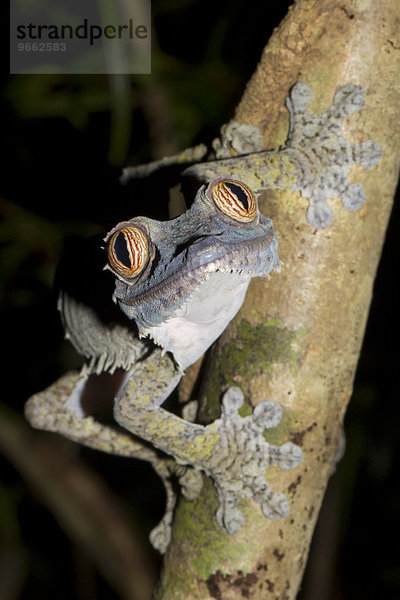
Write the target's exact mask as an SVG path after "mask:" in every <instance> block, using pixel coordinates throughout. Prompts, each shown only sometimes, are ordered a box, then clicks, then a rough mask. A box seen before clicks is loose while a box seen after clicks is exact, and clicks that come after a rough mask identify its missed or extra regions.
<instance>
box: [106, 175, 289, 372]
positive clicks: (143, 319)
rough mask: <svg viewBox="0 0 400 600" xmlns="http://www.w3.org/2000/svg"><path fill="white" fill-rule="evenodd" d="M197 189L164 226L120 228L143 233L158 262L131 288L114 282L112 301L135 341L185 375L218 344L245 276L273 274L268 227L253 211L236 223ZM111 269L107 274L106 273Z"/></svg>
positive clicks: (140, 222)
mask: <svg viewBox="0 0 400 600" xmlns="http://www.w3.org/2000/svg"><path fill="white" fill-rule="evenodd" d="M219 180H220V178H215V179H213V180H212V181H211V183H210V184H209V186H202V187H201V188H200V190H199V191H198V193H197V195H196V198H195V200H194V202H193V204H192V207H191V208H190V209H189V210H187V211H186V212H185V213H184V214H183V215H181V216H180V217H177V218H176V219H173V220H171V221H165V222H160V221H155V220H152V219H147V218H145V217H137V218H135V219H131V220H130V221H126V222H124V223H120V224H119V225H117V226H116V227H115V228H114V229H112V230H111V231H110V233H109V234H108V235H107V237H106V239H105V241H106V242H107V241H108V240H109V238H110V236H112V235H113V234H114V233H115V232H117V231H118V230H119V229H120V228H121V227H125V226H127V225H133V226H137V227H140V228H141V230H142V231H146V232H147V234H148V236H149V237H150V239H151V241H152V244H153V249H152V251H153V253H154V254H156V256H157V260H155V261H154V263H150V264H149V266H148V268H147V270H146V271H145V273H144V276H142V275H140V276H139V277H138V278H137V279H135V280H134V281H133V282H132V281H131V280H129V279H128V278H124V277H121V276H118V275H117V280H116V286H115V292H114V301H116V302H117V303H118V305H119V307H120V308H121V310H122V311H123V312H124V313H125V314H126V315H127V316H128V317H129V318H130V319H133V320H134V321H135V323H136V325H137V327H138V330H139V334H140V335H141V336H150V337H151V338H152V339H153V340H154V341H155V342H157V343H158V344H159V345H160V346H162V347H163V348H164V349H165V350H168V351H170V352H171V353H172V354H173V356H174V359H175V361H176V362H177V364H178V365H179V367H180V368H181V369H182V370H184V369H186V367H188V366H189V365H190V364H192V363H194V362H195V361H196V360H197V359H198V358H199V357H200V356H201V355H202V354H203V353H204V352H205V351H206V350H207V348H208V347H209V346H210V345H211V344H212V342H213V341H214V340H215V339H216V338H217V337H219V335H220V334H221V333H222V331H223V330H224V329H225V327H226V325H227V324H228V322H229V321H230V320H231V319H232V318H233V317H234V315H235V314H236V313H237V311H238V310H239V308H240V306H241V304H242V302H243V298H244V295H245V293H246V290H247V286H248V284H249V282H250V279H251V278H252V277H266V276H268V275H269V273H270V272H271V271H273V270H279V269H280V261H279V258H278V253H277V249H278V239H277V237H276V234H275V232H274V230H273V226H272V222H271V220H270V219H267V218H266V217H264V215H262V214H261V213H260V212H258V214H257V217H256V219H254V221H251V222H249V223H239V222H235V221H234V220H233V219H230V218H229V217H228V216H226V215H224V214H223V213H222V212H221V211H220V210H218V208H217V207H216V206H215V204H214V202H213V201H212V198H211V196H210V191H209V190H210V189H211V188H212V186H213V185H214V183H215V182H217V181H219ZM109 268H110V267H109Z"/></svg>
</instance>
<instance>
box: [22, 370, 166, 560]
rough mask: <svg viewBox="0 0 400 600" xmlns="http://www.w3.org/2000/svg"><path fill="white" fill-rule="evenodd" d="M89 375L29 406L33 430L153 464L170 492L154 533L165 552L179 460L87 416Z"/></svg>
mask: <svg viewBox="0 0 400 600" xmlns="http://www.w3.org/2000/svg"><path fill="white" fill-rule="evenodd" d="M86 382H87V376H83V375H82V374H81V373H79V372H69V373H66V374H65V375H64V376H63V377H61V378H60V379H58V380H57V381H56V382H55V383H53V384H52V385H51V386H49V387H48V388H47V389H45V390H43V391H42V392H40V393H38V394H34V395H33V396H31V398H29V400H28V401H27V402H26V404H25V416H26V418H27V420H28V421H29V423H30V424H31V425H32V427H35V428H36V429H42V430H46V431H52V432H57V433H61V434H62V435H63V436H65V437H67V438H69V439H70V440H72V441H74V442H77V443H80V444H83V445H85V446H88V447H90V448H94V449H96V450H101V451H103V452H107V453H108V454H114V455H118V456H125V457H131V458H138V459H141V460H145V461H147V462H150V463H151V465H152V467H153V469H154V470H155V472H156V473H157V474H158V476H159V477H160V478H161V481H162V483H163V485H164V488H165V493H166V507H165V514H164V516H163V518H162V519H161V521H160V523H159V524H158V525H157V526H156V527H155V528H154V529H153V531H152V532H151V533H150V541H151V543H152V545H153V546H154V547H155V548H156V549H157V550H159V552H161V553H164V552H165V550H166V548H167V547H168V544H169V542H170V538H171V521H172V515H173V511H174V508H175V504H176V492H175V489H174V486H173V483H172V478H173V477H175V476H176V475H175V471H176V465H175V461H174V460H173V459H171V458H169V457H163V456H161V454H160V453H159V452H158V451H157V450H155V449H153V448H151V447H150V446H148V445H147V444H145V443H143V442H142V441H141V440H139V439H135V438H134V437H132V435H130V434H128V433H125V432H124V431H120V430H119V429H118V428H117V427H112V426H109V425H104V424H102V423H100V422H99V421H97V420H96V419H95V418H93V417H92V416H84V414H83V411H82V409H81V408H79V397H80V395H81V394H82V392H83V388H84V386H85V383H86Z"/></svg>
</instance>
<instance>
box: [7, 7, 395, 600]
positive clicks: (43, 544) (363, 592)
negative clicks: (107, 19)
mask: <svg viewBox="0 0 400 600" xmlns="http://www.w3.org/2000/svg"><path fill="white" fill-rule="evenodd" d="M289 4H290V3H289V2H286V0H285V1H283V2H270V3H262V4H261V3H260V4H259V3H256V2H254V3H250V4H249V2H245V1H244V0H236V1H235V2H232V1H228V0H220V2H218V3H216V2H211V1H210V0H175V1H173V2H167V1H166V0H156V1H154V2H152V13H153V27H154V29H153V33H152V36H153V54H152V75H151V76H149V75H132V76H129V77H127V78H126V79H125V84H124V85H125V88H123V89H122V92H121V91H119V90H118V89H117V88H116V87H115V86H113V84H112V83H111V82H110V80H109V78H107V77H106V76H101V75H98V76H96V75H91V76H72V75H69V76H63V75H24V76H22V75H19V76H9V75H7V74H4V75H3V76H2V80H1V98H0V102H1V112H0V114H1V118H2V124H1V132H2V135H1V144H2V149H3V152H2V163H1V164H2V169H1V176H0V215H1V217H2V221H1V223H0V244H1V253H0V268H1V281H0V285H1V287H0V307H1V317H0V318H1V339H2V341H3V356H2V382H3V394H2V401H1V403H2V405H4V406H5V407H7V408H8V409H11V410H12V411H13V412H11V413H8V412H7V415H9V416H10V418H12V419H15V420H16V421H18V420H21V421H23V406H24V402H25V400H26V399H27V397H29V396H30V395H31V394H32V393H34V392H36V391H39V390H41V389H43V388H44V387H46V385H48V384H50V383H51V382H53V381H54V380H55V379H56V378H57V377H58V376H60V375H61V374H62V373H63V372H65V371H66V370H67V369H69V368H72V367H74V366H75V365H78V364H80V361H79V358H78V357H77V356H76V355H75V354H74V352H73V350H72V349H71V348H70V347H69V346H68V344H67V343H66V342H65V341H64V340H63V332H62V328H61V325H60V323H59V318H58V313H57V310H56V300H55V294H54V290H53V280H54V274H55V269H56V265H57V263H58V260H59V257H60V255H61V254H62V252H63V251H64V250H65V249H66V248H67V249H68V248H70V247H71V246H73V245H74V244H76V243H79V242H78V240H79V239H81V238H86V237H87V236H92V235H96V234H101V232H104V231H105V230H107V228H109V227H110V226H111V225H112V224H114V223H116V222H118V221H119V220H121V219H122V218H127V217H130V216H134V215H136V214H147V215H148V216H152V217H154V216H156V217H165V216H166V200H167V198H166V197H165V196H163V195H162V194H158V193H157V194H156V193H152V194H151V195H150V194H149V193H148V189H147V188H145V187H144V186H142V187H140V184H138V185H139V187H138V189H135V194H134V195H133V191H132V190H133V188H132V187H131V186H129V185H128V186H125V187H124V186H121V185H120V183H119V175H120V173H121V168H122V167H123V166H125V165H127V164H139V163H141V162H145V161H148V160H151V159H154V158H159V157H161V156H163V155H165V154H170V153H173V152H176V151H178V150H180V149H183V148H185V147H187V146H190V145H194V144H195V143H199V142H202V141H209V140H211V139H212V138H213V137H214V136H215V135H216V134H217V132H218V129H219V127H220V125H221V124H222V123H224V122H226V121H227V120H229V118H230V117H231V116H232V112H233V110H234V107H235V105H236V104H237V102H238V100H239V99H240V97H241V95H242V92H243V89H244V86H245V84H246V82H247V81H248V79H249V78H250V76H251V75H252V73H253V71H254V69H255V67H256V64H257V62H258V59H259V57H260V54H261V51H262V49H263V47H264V46H265V44H266V43H267V41H268V38H269V36H270V34H271V32H272V29H273V28H274V27H275V26H276V25H277V24H278V23H279V21H280V20H281V18H282V17H283V16H284V15H285V14H286V11H287V6H288V5H289ZM5 18H7V17H5ZM133 197H134V200H132V198H133ZM368 201H373V199H368ZM132 205H133V206H132ZM398 218H399V217H398V207H397V208H395V210H394V212H393V214H392V218H391V221H390V224H389V229H388V235H387V240H386V244H385V247H384V250H383V256H382V261H381V264H380V267H379V270H378V275H377V279H376V284H375V290H374V297H373V302H372V306H371V313H370V317H369V322H368V327H367V332H366V337H365V342H364V347H363V352H362V355H361V358H360V363H359V367H358V372H357V377H356V381H355V389H354V394H353V398H352V401H351V403H350V407H349V410H348V413H347V416H346V422H345V426H346V438H347V451H346V455H345V457H344V459H343V460H342V462H341V463H340V464H339V466H338V468H337V471H336V473H335V475H334V476H333V477H332V479H331V482H330V485H329V490H328V494H327V496H326V501H325V503H324V506H323V509H322V512H321V516H320V521H319V526H318V528H317V531H316V534H315V536H314V543H313V548H312V551H311V557H310V563H309V566H308V569H307V572H306V575H305V579H304V584H303V591H302V592H301V593H300V595H299V598H300V600H305V599H307V600H353V599H354V598H364V600H366V599H372V598H374V599H376V598H382V599H385V600H395V599H397V600H400V544H399V527H400V518H399V513H400V484H399V481H400V478H399V452H398V445H399V443H400V439H399V423H400V402H399V393H398V386H397V385H396V386H395V382H396V384H397V379H398V377H397V375H396V373H397V369H398V355H399V352H398V341H397V335H396V334H395V331H394V325H395V323H396V322H397V321H398V319H397V315H398V306H399V301H398V300H399V298H398V295H399V292H398V287H397V286H396V279H397V273H398V266H397V260H396V261H395V259H394V257H395V256H396V255H397V256H398V250H397V251H396V247H398V243H397V240H398V237H397V236H398V230H399V224H398ZM38 435H42V436H44V437H45V438H46V440H47V441H48V442H49V443H51V444H53V445H55V446H56V447H57V449H58V451H60V452H61V453H63V454H64V455H65V456H68V457H69V458H71V456H72V457H73V458H74V460H76V461H78V462H80V461H81V462H82V463H84V464H85V465H86V466H87V467H88V468H89V469H91V470H93V471H94V472H95V473H97V474H98V475H99V476H101V477H102V478H103V479H104V481H105V482H106V484H107V486H109V487H110V488H111V489H112V490H113V491H114V493H115V494H116V495H117V496H118V497H119V498H120V499H121V500H122V502H123V504H124V506H125V509H126V512H127V514H128V515H129V519H131V520H132V522H133V523H135V527H136V529H137V532H138V536H139V539H140V541H141V544H142V545H143V552H145V553H146V555H147V557H148V560H149V561H150V563H151V564H152V565H153V566H154V567H158V565H159V558H158V555H157V554H156V553H155V552H153V551H152V550H151V548H150V547H149V544H148V541H147V536H148V533H149V531H150V530H151V528H152V527H154V526H155V524H156V523H157V520H158V519H159V517H160V516H161V514H162V509H163V496H162V488H161V486H160V484H159V482H158V481H157V479H156V477H155V476H154V475H153V473H152V471H151V469H150V468H148V467H147V466H146V465H143V464H141V463H139V462H138V461H129V460H126V459H120V458H114V457H110V456H107V455H103V454H101V453H97V452H94V451H91V450H89V449H85V448H80V447H78V446H75V445H74V444H72V443H70V442H68V441H64V440H61V439H60V438H59V437H58V436H53V435H52V434H45V433H43V434H38ZM2 448H4V446H3V444H2V442H1V440H0V473H1V476H0V597H1V598H2V600H14V599H21V600H27V599H32V598H39V597H40V598H41V600H45V599H47V598H49V599H50V598H55V597H57V598H58V600H64V599H67V598H79V599H86V598H88V599H89V598H90V599H94V600H97V599H99V600H111V599H116V598H120V597H121V596H120V595H119V593H118V592H116V591H115V590H114V589H112V587H111V586H110V585H109V584H108V583H107V582H106V581H105V579H104V577H103V575H102V573H100V572H99V571H98V570H97V569H96V568H95V567H94V566H93V564H92V561H91V559H90V557H88V556H86V555H85V553H84V551H83V550H82V548H80V547H79V544H76V542H75V541H73V540H72V539H71V537H70V536H69V534H68V532H67V531H64V529H63V528H62V527H61V526H60V524H59V523H58V521H57V520H56V519H55V517H54V516H53V515H52V514H51V512H49V510H48V509H47V508H46V507H45V506H44V505H43V503H42V502H41V500H40V495H39V494H38V493H37V491H36V490H35V489H34V488H33V487H32V486H31V485H30V484H29V483H28V482H27V481H26V479H25V478H24V476H23V474H22V473H21V472H20V468H19V467H18V465H16V463H15V462H14V461H13V460H12V459H11V460H10V456H9V454H8V452H7V450H4V454H2V453H1V450H2ZM138 489H139V490H140V493H138V492H137V490H138ZM2 573H3V574H7V578H6V579H7V581H8V582H9V586H10V587H9V591H4V590H3V588H2V584H1V578H2V576H1V574H2ZM13 584H14V585H13ZM3 591H4V594H3V595H2V592H3Z"/></svg>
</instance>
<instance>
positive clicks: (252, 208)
mask: <svg viewBox="0 0 400 600" xmlns="http://www.w3.org/2000/svg"><path fill="white" fill-rule="evenodd" d="M211 195H212V198H213V200H214V202H215V204H216V205H217V206H218V208H219V209H220V210H221V211H222V212H223V213H224V214H225V215H228V217H231V218H232V219H234V220H235V221H239V222H241V223H249V222H250V221H253V220H254V218H255V216H256V214H257V202H256V197H255V195H254V193H253V192H252V191H251V189H250V188H249V187H248V186H247V185H246V184H244V183H242V182H241V181H235V180H233V179H223V180H222V181H218V183H216V184H215V185H214V186H213V188H212V189H211Z"/></svg>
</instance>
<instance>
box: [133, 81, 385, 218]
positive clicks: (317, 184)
mask: <svg viewBox="0 0 400 600" xmlns="http://www.w3.org/2000/svg"><path fill="white" fill-rule="evenodd" d="M311 100H312V93H311V90H310V88H309V87H308V85H307V84H305V83H297V84H296V85H295V86H293V88H292V89H291V91H290V93H289V95H288V97H287V99H286V106H287V109H288V111H289V116H290V126H289V133H288V138H287V140H286V143H285V144H284V145H283V147H282V148H280V149H279V150H276V151H261V140H262V136H261V134H260V132H259V131H258V130H257V128H256V129H255V128H254V125H249V124H246V123H241V124H239V123H236V122H235V121H231V122H230V123H228V124H227V125H224V126H223V128H222V129H221V138H220V139H217V140H214V142H213V152H211V153H210V154H209V155H207V152H206V149H205V148H204V146H196V148H194V149H193V150H192V155H193V157H195V159H194V158H192V156H191V154H190V153H189V152H188V151H186V152H185V154H183V155H178V156H176V157H175V163H177V164H182V165H183V164H185V162H186V164H189V163H190V162H191V161H192V160H193V162H195V163H196V164H194V165H192V166H189V167H188V168H187V169H186V170H185V171H184V172H183V173H182V176H183V177H184V178H185V177H186V178H190V179H195V180H196V181H198V182H199V183H204V182H206V181H210V179H212V178H213V177H215V176H217V175H222V174H223V175H224V176H225V177H233V178H235V179H240V180H241V181H244V182H245V183H247V185H249V186H250V187H251V189H252V190H254V191H260V190H265V189H271V188H273V189H280V190H298V191H299V192H300V193H301V194H302V196H304V197H305V198H307V200H308V201H309V208H308V211H307V221H308V222H309V223H310V225H312V226H313V227H315V228H317V229H322V228H324V227H329V225H330V224H331V223H332V219H333V214H332V210H331V208H330V206H329V205H328V202H327V200H328V198H330V197H333V196H335V197H340V198H341V199H342V202H343V206H344V208H346V209H347V210H350V211H353V210H356V209H357V208H359V207H360V206H362V205H363V204H364V203H365V194H364V190H363V188H362V186H361V185H360V184H358V183H350V181H349V180H348V174H349V172H350V169H351V167H352V166H353V165H355V164H361V165H362V166H363V167H365V168H371V167H373V166H374V165H376V164H377V163H378V162H379V160H380V159H381V158H382V156H383V152H382V150H381V148H380V147H379V145H378V144H377V143H376V142H374V141H372V140H367V141H365V142H362V143H361V144H354V143H352V142H350V141H348V140H347V139H346V138H345V137H344V136H343V134H342V131H341V130H342V126H343V121H344V119H345V118H346V117H347V116H348V115H350V114H352V113H355V112H357V111H359V110H360V109H361V107H362V106H363V103H364V94H363V92H362V90H361V89H360V87H359V86H357V85H354V84H351V83H349V84H347V85H344V86H342V87H341V88H339V89H338V90H337V92H336V93H335V96H334V99H333V102H332V105H331V106H330V107H329V108H328V110H327V111H326V112H324V113H322V114H319V115H314V114H311V113H310V112H309V111H308V105H309V103H310V102H311ZM232 152H238V153H239V154H241V155H242V156H240V159H239V160H238V158H237V157H232V156H231V154H232ZM199 156H202V160H203V161H204V159H206V162H200V161H199ZM209 156H211V157H212V158H213V160H211V161H210V160H207V159H208V158H209ZM215 158H217V159H219V160H215ZM170 164H171V159H170ZM161 166H163V163H161V162H158V161H156V162H154V163H150V165H149V166H148V167H147V168H148V169H149V172H154V171H155V170H156V169H157V168H159V167H161ZM145 172H146V171H145V169H144V168H143V167H142V166H139V167H128V168H126V169H124V174H123V181H124V182H127V181H128V180H129V179H130V178H131V177H136V176H139V177H141V176H143V175H144V174H145Z"/></svg>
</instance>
